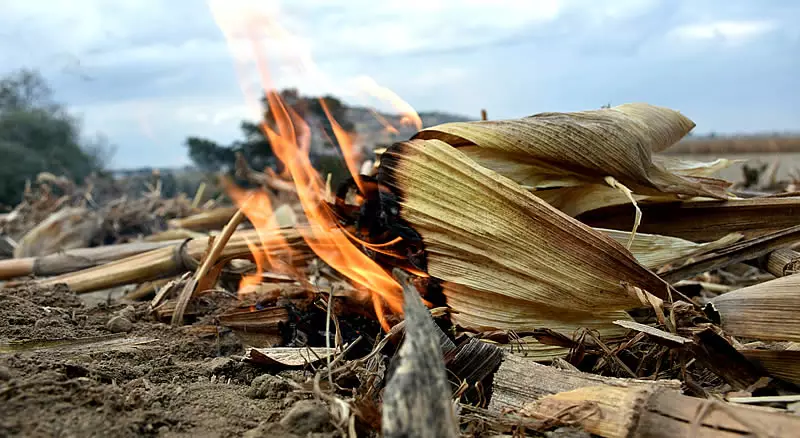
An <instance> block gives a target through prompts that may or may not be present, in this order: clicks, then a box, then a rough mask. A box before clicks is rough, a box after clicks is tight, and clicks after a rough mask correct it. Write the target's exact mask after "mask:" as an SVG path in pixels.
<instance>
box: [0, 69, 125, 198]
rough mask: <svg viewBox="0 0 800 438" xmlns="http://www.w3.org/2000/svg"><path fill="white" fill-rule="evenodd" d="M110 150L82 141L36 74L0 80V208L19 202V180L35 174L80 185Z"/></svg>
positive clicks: (101, 144) (22, 72)
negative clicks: (0, 161)
mask: <svg viewBox="0 0 800 438" xmlns="http://www.w3.org/2000/svg"><path fill="white" fill-rule="evenodd" d="M111 152H112V149H111V148H110V147H109V146H108V144H107V142H106V141H105V139H103V138H102V137H98V138H96V139H93V140H88V139H85V138H83V137H82V135H81V126H80V122H79V120H78V119H77V118H76V117H75V116H73V115H72V114H70V113H69V112H68V111H67V109H66V108H65V107H64V106H63V105H61V104H59V103H57V102H55V101H54V100H53V97H52V91H51V90H50V88H49V86H48V85H47V83H46V82H45V80H44V79H43V78H42V76H41V75H39V73H37V72H36V71H33V70H24V69H23V70H19V71H15V72H13V73H11V74H9V75H7V76H6V77H4V78H2V79H0V154H2V156H3V159H4V160H5V163H4V164H3V166H0V204H5V205H10V204H15V203H17V202H19V201H20V200H21V196H22V191H23V189H24V186H25V181H26V180H28V179H33V178H35V177H36V175H37V174H39V173H40V172H51V173H54V174H58V175H64V176H66V177H69V178H71V179H73V180H75V181H76V182H80V180H81V179H83V178H84V177H86V176H88V175H89V174H90V173H92V172H95V171H98V170H101V169H102V168H104V166H105V164H107V163H106V162H107V160H108V159H109V158H110V154H111Z"/></svg>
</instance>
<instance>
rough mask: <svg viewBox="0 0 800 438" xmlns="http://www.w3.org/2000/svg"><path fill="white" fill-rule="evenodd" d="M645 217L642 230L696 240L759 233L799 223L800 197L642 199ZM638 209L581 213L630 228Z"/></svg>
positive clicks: (590, 221)
mask: <svg viewBox="0 0 800 438" xmlns="http://www.w3.org/2000/svg"><path fill="white" fill-rule="evenodd" d="M639 208H641V210H642V214H643V216H644V218H645V219H644V220H643V221H642V223H641V225H640V227H639V231H640V232H643V233H652V234H660V235H663V236H674V237H680V238H682V239H687V240H691V241H693V242H708V241H711V240H716V239H719V238H721V237H723V236H724V235H726V234H729V233H735V232H740V233H742V234H744V236H745V237H746V238H751V237H757V236H761V235H764V234H768V233H770V232H773V231H778V230H781V229H784V228H788V227H791V226H794V225H797V218H796V214H795V212H797V211H798V209H800V197H798V196H795V197H783V198H779V197H774V198H767V197H764V198H750V199H733V200H729V201H718V200H708V199H701V198H697V199H692V200H687V201H683V202H670V203H658V204H647V203H640V205H639ZM633 213H634V211H633V208H631V207H630V206H629V205H614V206H610V207H606V208H602V209H599V210H593V211H589V212H587V213H584V214H582V215H580V216H578V219H580V221H581V222H583V223H585V224H587V225H591V226H593V227H600V228H613V229H615V230H625V231H627V230H630V229H631V227H632V226H633V223H634V222H633V219H634V215H633Z"/></svg>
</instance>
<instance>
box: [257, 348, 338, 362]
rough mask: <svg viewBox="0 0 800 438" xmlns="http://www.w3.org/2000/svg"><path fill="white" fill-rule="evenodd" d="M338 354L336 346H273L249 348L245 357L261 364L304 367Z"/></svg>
mask: <svg viewBox="0 0 800 438" xmlns="http://www.w3.org/2000/svg"><path fill="white" fill-rule="evenodd" d="M334 354H336V349H335V348H326V347H313V348H312V347H272V348H249V349H247V352H246V353H245V356H244V359H245V360H247V361H249V362H253V363H256V364H259V365H283V366H286V367H302V366H305V365H308V364H313V363H316V362H319V361H321V360H324V359H326V358H328V357H330V356H333V355H334Z"/></svg>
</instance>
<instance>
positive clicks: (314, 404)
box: [280, 400, 333, 436]
mask: <svg viewBox="0 0 800 438" xmlns="http://www.w3.org/2000/svg"><path fill="white" fill-rule="evenodd" d="M332 420H333V419H332V418H331V414H330V411H328V407H327V406H325V405H324V404H323V403H321V402H319V401H316V400H300V401H298V402H297V403H295V404H294V406H292V408H291V409H289V412H287V413H286V415H285V416H284V417H283V418H282V419H281V421H280V424H281V426H283V427H285V428H286V430H289V431H291V432H292V433H294V434H296V435H300V436H305V435H307V434H309V433H311V432H330V431H332V430H333V424H332Z"/></svg>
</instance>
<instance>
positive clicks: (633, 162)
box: [414, 103, 729, 199]
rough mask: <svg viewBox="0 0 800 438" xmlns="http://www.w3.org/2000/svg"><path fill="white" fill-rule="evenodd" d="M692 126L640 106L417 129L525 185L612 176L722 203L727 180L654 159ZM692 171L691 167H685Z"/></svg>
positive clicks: (654, 191)
mask: <svg viewBox="0 0 800 438" xmlns="http://www.w3.org/2000/svg"><path fill="white" fill-rule="evenodd" d="M694 126H695V124H694V122H692V121H691V120H690V119H688V118H687V117H685V116H683V115H682V114H681V113H679V112H677V111H674V110H671V109H668V108H663V107H658V106H653V105H649V104H645V103H631V104H624V105H619V106H616V107H613V108H604V109H599V110H591V111H580V112H572V113H555V112H548V113H541V114H536V115H534V116H530V117H525V118H522V119H516V120H500V121H483V122H458V123H446V124H443V125H438V126H434V127H432V128H428V129H425V130H422V131H420V132H419V133H418V134H417V135H416V136H415V137H414V138H416V139H424V140H430V139H437V140H441V141H444V142H446V143H448V144H450V145H451V146H455V147H458V148H459V149H461V151H462V152H464V153H465V154H466V155H467V156H469V157H470V158H472V159H473V160H475V161H476V162H477V163H478V164H480V165H482V166H484V167H487V168H489V169H492V170H494V171H496V172H498V173H500V174H502V175H504V176H507V177H509V178H511V179H512V180H514V181H516V182H517V183H519V184H521V185H523V186H526V187H527V188H536V189H541V188H548V187H569V186H576V185H581V184H586V183H599V182H602V180H603V178H605V177H606V176H612V177H614V178H615V179H616V180H618V181H619V182H620V183H621V184H623V185H624V186H626V187H628V188H630V189H631V190H633V191H634V192H635V193H637V194H645V195H660V194H663V193H677V194H683V195H692V196H708V197H713V198H721V199H724V198H727V194H726V192H725V189H726V188H727V187H728V186H729V183H727V182H726V181H723V180H714V179H710V178H705V177H697V176H693V175H691V172H681V173H674V172H670V171H669V170H668V169H667V168H665V167H663V166H662V165H659V164H658V163H657V162H654V160H653V152H659V151H662V150H664V149H666V148H668V147H669V146H671V145H672V144H674V143H676V142H677V141H678V140H680V139H681V138H683V136H685V135H686V134H687V133H689V131H691V130H692V129H693V128H694ZM690 167H691V166H690Z"/></svg>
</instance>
